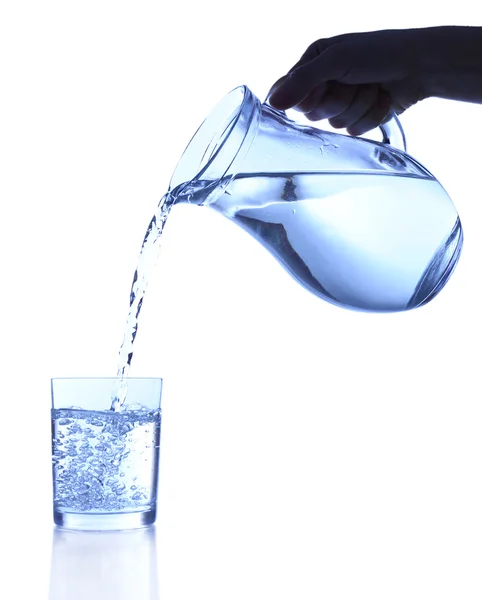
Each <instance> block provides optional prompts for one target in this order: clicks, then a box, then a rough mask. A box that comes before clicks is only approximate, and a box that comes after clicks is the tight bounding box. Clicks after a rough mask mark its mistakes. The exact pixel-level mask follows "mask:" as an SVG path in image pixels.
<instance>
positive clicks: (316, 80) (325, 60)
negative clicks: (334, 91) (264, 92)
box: [270, 44, 349, 110]
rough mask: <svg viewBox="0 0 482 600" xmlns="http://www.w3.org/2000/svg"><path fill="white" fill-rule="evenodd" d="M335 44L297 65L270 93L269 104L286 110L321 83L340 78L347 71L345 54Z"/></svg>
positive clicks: (298, 102)
mask: <svg viewBox="0 0 482 600" xmlns="http://www.w3.org/2000/svg"><path fill="white" fill-rule="evenodd" d="M337 48H338V45H337V44H335V45H333V46H330V47H329V48H327V49H326V50H325V51H324V52H322V54H320V55H319V56H317V57H315V58H313V59H312V60H310V61H308V62H307V63H304V64H302V65H301V66H299V67H297V68H296V69H294V70H293V71H291V72H290V73H288V75H287V76H286V78H285V79H284V81H283V82H282V83H281V85H280V86H279V87H278V89H277V90H276V91H275V92H274V93H273V94H272V95H271V97H270V104H271V105H272V106H274V107H275V108H279V109H281V110H286V109H287V108H291V107H293V106H296V105H298V104H300V103H301V102H303V100H305V98H307V97H308V95H309V94H310V93H311V92H312V90H313V89H314V88H315V87H316V86H318V85H319V84H321V83H326V82H328V81H330V80H337V79H341V78H342V77H344V76H345V75H346V73H347V72H348V71H349V63H348V62H347V59H346V55H345V54H344V53H343V52H339V51H338V49H337Z"/></svg>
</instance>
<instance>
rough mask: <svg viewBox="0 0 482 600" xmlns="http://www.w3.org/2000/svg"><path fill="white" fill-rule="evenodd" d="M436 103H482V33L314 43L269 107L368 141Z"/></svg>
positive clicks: (438, 31)
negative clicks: (393, 118)
mask: <svg viewBox="0 0 482 600" xmlns="http://www.w3.org/2000/svg"><path fill="white" fill-rule="evenodd" d="M432 96H437V97H440V98H447V99H453V100H462V101H467V102H482V28H480V27H431V28H425V29H400V30H386V31H374V32H366V33H351V34H344V35H339V36H336V37H333V38H328V39H321V40H318V41H316V42H314V43H313V44H311V45H310V46H309V47H308V49H307V50H306V52H305V53H304V54H303V56H302V57H301V59H300V60H299V61H298V62H297V63H296V64H295V65H294V67H292V68H291V69H290V71H289V72H288V74H287V75H285V76H284V77H282V78H281V79H279V80H278V81H277V82H276V83H275V84H274V85H273V87H272V88H271V90H270V96H269V103H270V104H271V105H272V106H273V107H274V108H278V109H281V110H286V109H288V108H295V109H297V110H299V111H301V112H303V113H304V114H305V115H306V117H307V118H308V119H310V120H312V121H318V120H321V119H329V122H330V125H332V126H333V127H335V128H346V129H347V131H348V133H349V134H351V135H361V134H363V133H365V132H366V131H369V130H371V129H374V128H375V127H377V126H378V125H380V123H383V122H384V121H385V120H387V118H389V117H388V115H389V112H390V110H391V109H392V110H394V111H395V112H396V113H397V114H400V113H402V112H403V111H405V110H406V109H407V108H409V107H411V106H413V105H414V104H415V103H416V102H419V101H420V100H423V99H425V98H428V97H432Z"/></svg>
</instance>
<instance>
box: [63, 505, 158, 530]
mask: <svg viewBox="0 0 482 600" xmlns="http://www.w3.org/2000/svg"><path fill="white" fill-rule="evenodd" d="M155 520H156V509H155V508H154V509H151V510H145V511H139V512H130V513H129V512H126V513H121V512H118V513H73V512H61V511H58V510H54V522H55V524H56V525H58V526H59V527H63V528H65V529H80V530H84V531H113V530H122V529H140V528H141V527H148V526H149V525H152V524H153V523H154V522H155Z"/></svg>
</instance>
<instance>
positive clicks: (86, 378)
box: [50, 377, 163, 381]
mask: <svg viewBox="0 0 482 600" xmlns="http://www.w3.org/2000/svg"><path fill="white" fill-rule="evenodd" d="M98 379H102V380H104V381H135V380H137V381H152V380H155V381H163V378H162V377H51V378H50V381H60V380H61V381H65V380H72V381H94V380H98Z"/></svg>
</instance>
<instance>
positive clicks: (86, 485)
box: [51, 377, 162, 530]
mask: <svg viewBox="0 0 482 600" xmlns="http://www.w3.org/2000/svg"><path fill="white" fill-rule="evenodd" d="M121 382H122V380H121V379H120V378H82V379H75V378H58V379H52V411H51V419H52V474H53V495H54V521H55V523H56V524H57V525H60V526H63V527H67V528H69V529H84V530H109V529H135V528H138V527H145V526H147V525H150V524H152V523H154V521H155V519H156V505H157V487H158V472H159V443H160V427H161V393H162V379H158V378H136V377H132V378H126V379H124V381H123V382H122V385H125V384H126V383H127V396H126V401H125V404H124V405H123V406H122V407H121V408H120V410H116V411H114V410H111V409H110V406H111V400H112V397H113V394H115V392H116V390H117V389H119V386H120V385H121Z"/></svg>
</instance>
